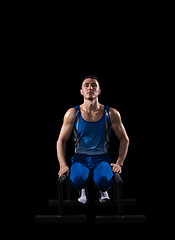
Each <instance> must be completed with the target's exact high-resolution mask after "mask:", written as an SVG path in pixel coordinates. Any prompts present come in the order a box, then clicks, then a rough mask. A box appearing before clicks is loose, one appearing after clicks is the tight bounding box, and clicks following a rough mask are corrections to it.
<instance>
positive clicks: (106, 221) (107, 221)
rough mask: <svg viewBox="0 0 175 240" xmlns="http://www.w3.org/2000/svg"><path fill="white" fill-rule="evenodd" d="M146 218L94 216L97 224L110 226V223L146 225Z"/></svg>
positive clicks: (135, 216) (137, 216)
mask: <svg viewBox="0 0 175 240" xmlns="http://www.w3.org/2000/svg"><path fill="white" fill-rule="evenodd" d="M146 222H147V218H146V216H145V215H124V216H122V217H120V216H118V215H112V216H96V223H97V224H111V223H146Z"/></svg>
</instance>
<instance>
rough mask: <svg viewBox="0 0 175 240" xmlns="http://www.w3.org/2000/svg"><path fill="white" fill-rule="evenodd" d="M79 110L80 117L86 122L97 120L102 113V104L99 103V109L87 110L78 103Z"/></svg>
mask: <svg viewBox="0 0 175 240" xmlns="http://www.w3.org/2000/svg"><path fill="white" fill-rule="evenodd" d="M80 111H81V116H82V118H83V119H84V120H85V121H87V122H97V121H99V120H100V119H101V118H102V116H103V113H104V105H102V104H100V109H99V110H97V111H95V112H87V111H85V110H84V109H83V107H82V105H80Z"/></svg>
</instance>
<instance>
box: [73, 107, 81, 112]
mask: <svg viewBox="0 0 175 240" xmlns="http://www.w3.org/2000/svg"><path fill="white" fill-rule="evenodd" d="M74 108H75V110H76V113H78V112H79V111H80V105H79V106H75V107H74Z"/></svg>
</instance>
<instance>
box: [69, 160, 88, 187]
mask: <svg viewBox="0 0 175 240" xmlns="http://www.w3.org/2000/svg"><path fill="white" fill-rule="evenodd" d="M88 181H89V169H88V168H87V167H85V166H84V165H83V164H81V163H77V162H75V163H73V165H72V166H71V168H70V178H69V183H70V185H71V186H72V187H74V188H75V189H76V190H77V191H80V190H81V189H82V188H86V187H87V185H88Z"/></svg>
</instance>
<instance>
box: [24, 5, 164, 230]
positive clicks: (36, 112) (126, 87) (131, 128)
mask: <svg viewBox="0 0 175 240" xmlns="http://www.w3.org/2000/svg"><path fill="white" fill-rule="evenodd" d="M38 12H39V14H38ZM142 14H145V13H143V12H140V13H138V15H137V16H136V15H132V14H131V15H130V16H132V18H129V17H128V18H127V19H125V18H124V17H120V18H119V17H118V16H117V17H115V15H112V16H111V19H110V20H108V23H107V22H106V18H103V17H102V18H98V17H96V19H94V15H92V13H91V14H90V16H91V17H88V18H84V14H82V15H81V16H78V15H76V17H75V19H74V21H73V22H72V21H71V19H72V18H70V17H69V21H65V20H67V18H66V16H67V15H66V16H65V18H63V17H60V15H59V17H58V16H57V14H56V15H54V14H51V13H50V12H49V13H48V14H47V11H46V12H45V11H44V12H42V9H40V10H37V11H36V12H35V11H34V12H33V15H30V19H29V22H28V23H27V28H26V29H27V31H26V34H25V36H24V39H23V42H22V44H23V46H24V48H23V49H24V50H23V53H22V55H21V60H22V61H23V63H22V70H23V71H22V73H23V76H22V77H24V79H25V83H27V84H25V88H24V91H23V95H24V98H25V99H27V101H26V106H25V116H23V117H24V118H25V120H27V121H26V122H27V123H26V128H25V129H26V131H25V132H24V135H25V139H26V140H25V153H24V156H26V158H25V159H27V171H28V176H30V177H29V182H30V183H29V187H28V191H27V194H28V199H29V200H30V201H29V202H30V204H31V205H32V206H33V207H32V209H31V208H30V210H28V214H29V216H30V220H31V222H32V226H33V227H34V228H37V229H41V228H42V227H41V225H36V224H35V215H40V214H41V215H42V214H49V211H50V210H49V209H48V206H47V203H48V200H49V199H54V198H57V189H56V187H55V185H54V183H55V180H56V178H57V173H58V171H59V164H58V161H57V155H56V141H57V139H58V136H59V132H60V128H61V126H62V121H63V116H64V114H65V112H66V111H67V110H68V109H69V108H71V107H74V106H76V105H79V104H82V102H83V98H82V96H81V95H80V87H81V81H82V79H83V78H84V77H85V76H87V75H90V74H93V75H95V76H97V77H98V78H99V81H100V86H101V89H102V92H101V95H100V96H99V102H100V103H101V104H104V105H108V106H110V107H113V108H116V109H117V110H118V111H119V112H120V114H121V117H122V121H123V124H124V126H125V128H126V131H127V133H128V136H129V139H130V146H129V151H128V155H127V157H126V159H125V162H124V167H123V172H122V174H121V176H122V179H123V181H124V185H123V197H124V198H135V199H137V200H138V207H137V208H134V209H135V210H133V212H132V213H133V214H134V213H135V214H145V215H147V217H148V222H149V221H151V214H152V211H151V210H150V207H149V206H150V205H151V204H152V198H151V197H150V192H151V190H150V184H148V183H150V182H151V178H152V171H153V170H152V169H153V168H152V166H153V161H152V160H153V159H154V156H153V154H154V153H152V152H154V150H155V149H154V146H153V143H152V142H153V140H154V134H153V122H154V120H153V112H154V111H155V108H156V106H157V102H156V101H157V99H155V101H153V96H154V91H155V87H156V86H155V84H156V81H155V80H156V76H157V73H158V72H159V74H160V73H161V71H162V69H161V67H160V65H159V63H160V62H161V54H162V53H161V52H160V51H159V38H158V35H159V33H158V31H159V29H158V24H157V22H156V21H153V22H151V23H150V22H149V17H148V15H147V14H145V15H144V17H142ZM150 14H152V13H150ZM88 16H89V15H88ZM92 16H93V21H92V19H91V22H89V19H90V18H92ZM149 16H150V15H149ZM82 18H83V20H84V21H83V26H82V22H81V21H80V20H81V19H82ZM30 21H32V24H31V22H30ZM24 56H25V57H24ZM118 147H119V141H118V140H117V138H116V137H115V135H114V134H113V136H112V138H111V141H110V147H109V155H110V157H111V159H112V161H113V162H115V161H116V160H117V157H118ZM26 152H27V153H26ZM73 154H74V143H73V140H72V138H70V140H69V142H68V143H67V155H66V161H67V163H68V165H69V166H70V158H71V157H72V156H73ZM150 162H151V164H150ZM92 191H94V190H92ZM94 193H95V191H94ZM95 194H96V193H95ZM73 197H74V198H75V199H76V198H77V197H78V193H76V192H73ZM96 197H98V196H96ZM55 214H57V213H55ZM124 214H127V212H125V209H124ZM128 214H129V212H128ZM25 215H26V214H25ZM57 229H58V231H59V230H61V225H60V227H59V226H57Z"/></svg>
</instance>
